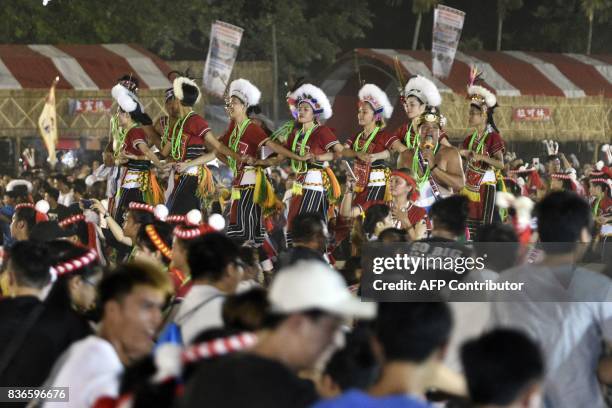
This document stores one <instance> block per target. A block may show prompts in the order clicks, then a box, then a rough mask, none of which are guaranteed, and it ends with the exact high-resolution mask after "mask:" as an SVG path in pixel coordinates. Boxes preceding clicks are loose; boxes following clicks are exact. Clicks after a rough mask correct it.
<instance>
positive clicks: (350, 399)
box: [313, 390, 375, 408]
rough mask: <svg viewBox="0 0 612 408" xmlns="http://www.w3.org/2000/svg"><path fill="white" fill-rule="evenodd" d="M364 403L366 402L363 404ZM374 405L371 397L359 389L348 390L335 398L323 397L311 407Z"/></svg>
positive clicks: (333, 407)
mask: <svg viewBox="0 0 612 408" xmlns="http://www.w3.org/2000/svg"><path fill="white" fill-rule="evenodd" d="M365 403H368V404H367V405H365ZM365 406H368V407H374V406H375V405H374V401H372V397H370V396H369V395H368V394H366V393H364V392H363V391H360V390H348V391H346V392H345V393H344V394H342V395H339V396H337V397H335V398H330V399H323V400H320V401H319V402H317V403H316V404H315V405H313V408H339V407H365Z"/></svg>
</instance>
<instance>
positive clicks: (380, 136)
mask: <svg viewBox="0 0 612 408" xmlns="http://www.w3.org/2000/svg"><path fill="white" fill-rule="evenodd" d="M357 136H359V134H356V135H355V136H351V137H350V138H349V139H348V140H347V141H346V144H347V146H348V147H349V148H350V149H352V148H353V144H354V143H355V140H356V139H357ZM367 140H368V138H367V137H365V136H361V137H360V138H359V145H358V146H357V147H358V148H359V150H360V151H361V149H362V148H363V146H365V144H366V142H367ZM394 141H395V135H393V134H392V133H390V132H387V131H385V130H384V129H381V130H379V131H378V133H377V134H376V136H375V137H374V140H372V143H370V146H369V147H368V151H367V152H366V153H380V152H382V151H385V150H387V149H389V148H390V147H391V144H393V142H394Z"/></svg>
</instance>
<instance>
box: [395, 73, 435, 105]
mask: <svg viewBox="0 0 612 408" xmlns="http://www.w3.org/2000/svg"><path fill="white" fill-rule="evenodd" d="M403 96H404V98H408V97H409V96H414V97H417V98H419V100H420V101H421V102H423V103H424V104H425V105H429V106H436V107H438V106H440V104H441V103H442V97H441V96H440V91H438V87H437V86H436V84H434V83H433V82H432V81H430V80H429V79H427V78H425V77H423V76H421V75H416V76H414V77H412V78H410V80H409V81H408V82H407V83H406V86H405V87H404V95H403Z"/></svg>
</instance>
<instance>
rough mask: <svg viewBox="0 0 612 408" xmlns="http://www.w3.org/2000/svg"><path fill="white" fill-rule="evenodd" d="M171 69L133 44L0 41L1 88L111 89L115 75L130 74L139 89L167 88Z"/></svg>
mask: <svg viewBox="0 0 612 408" xmlns="http://www.w3.org/2000/svg"><path fill="white" fill-rule="evenodd" d="M170 71H171V68H170V67H169V66H168V65H167V64H166V63H165V62H164V61H163V60H162V59H161V58H159V57H158V56H156V55H155V54H152V53H150V52H149V51H147V50H145V49H144V48H142V47H140V46H138V45H134V44H94V45H76V44H75V45H40V44H31V45H14V44H0V89H40V88H49V86H50V85H51V82H52V81H53V79H54V78H55V77H56V76H59V77H60V82H59V83H58V85H57V88H58V89H74V90H99V89H110V88H112V86H113V85H115V84H116V83H117V78H119V77H121V76H122V75H125V74H133V75H134V76H135V77H136V78H138V79H139V81H140V89H164V88H168V87H170V81H169V80H168V79H167V78H166V74H167V73H168V72H170Z"/></svg>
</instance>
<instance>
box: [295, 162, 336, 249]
mask: <svg viewBox="0 0 612 408" xmlns="http://www.w3.org/2000/svg"><path fill="white" fill-rule="evenodd" d="M292 192H293V197H292V198H291V202H290V203H289V214H288V216H287V235H286V240H287V246H291V245H292V234H291V228H292V223H293V220H294V219H295V217H296V216H298V215H299V214H304V213H318V214H320V215H321V219H322V220H323V222H325V225H327V222H328V220H329V212H330V209H331V207H330V203H331V204H335V202H336V201H337V200H338V198H339V197H340V186H339V184H338V180H337V179H336V176H335V175H334V173H333V171H332V170H331V169H330V168H329V167H327V168H318V167H311V168H309V169H308V171H307V172H306V173H304V174H301V175H299V176H298V179H297V180H296V181H295V182H294V185H293V188H292Z"/></svg>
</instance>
